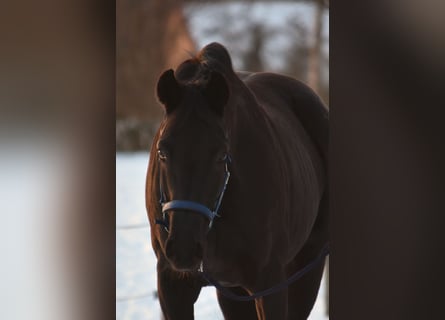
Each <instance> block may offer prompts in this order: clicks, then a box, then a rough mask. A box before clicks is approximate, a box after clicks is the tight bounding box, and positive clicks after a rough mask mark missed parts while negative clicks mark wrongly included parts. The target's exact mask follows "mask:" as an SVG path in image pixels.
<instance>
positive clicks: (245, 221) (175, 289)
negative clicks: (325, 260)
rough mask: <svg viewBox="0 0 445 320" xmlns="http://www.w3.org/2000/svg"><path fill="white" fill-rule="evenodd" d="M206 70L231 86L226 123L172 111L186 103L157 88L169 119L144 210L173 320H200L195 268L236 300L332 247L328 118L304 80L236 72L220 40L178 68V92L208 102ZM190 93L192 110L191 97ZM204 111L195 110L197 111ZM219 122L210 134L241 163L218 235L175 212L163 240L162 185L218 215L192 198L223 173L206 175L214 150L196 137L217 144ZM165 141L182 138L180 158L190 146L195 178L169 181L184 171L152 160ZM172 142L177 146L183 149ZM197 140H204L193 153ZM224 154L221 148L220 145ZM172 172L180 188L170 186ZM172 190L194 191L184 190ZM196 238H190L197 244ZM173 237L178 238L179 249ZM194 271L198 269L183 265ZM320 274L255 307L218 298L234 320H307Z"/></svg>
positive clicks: (233, 167)
mask: <svg viewBox="0 0 445 320" xmlns="http://www.w3.org/2000/svg"><path fill="white" fill-rule="evenodd" d="M209 71H210V72H211V74H214V73H218V74H220V75H222V76H223V79H224V81H225V83H226V85H227V89H228V95H227V97H226V98H227V99H226V100H224V101H225V103H224V106H223V112H222V113H221V114H220V116H221V119H220V120H221V122H218V121H219V120H218V117H214V116H213V115H208V116H207V113H206V112H207V111H202V110H203V108H201V109H200V108H196V110H194V111H190V112H185V111H181V110H180V109H181V108H182V109H185V108H187V107H186V106H185V105H192V104H190V103H183V105H182V106H181V107H177V109H178V110H175V109H174V110H173V111H172V110H170V111H169V109H168V108H169V104H175V103H176V104H178V105H179V104H180V103H179V102H176V101H175V100H173V101H169V100H168V99H170V98H169V97H171V96H172V95H171V92H169V95H164V97H161V96H162V95H163V91H165V89H163V88H162V86H163V85H161V80H160V84H159V87H161V88H159V87H158V95H160V100H161V102H163V103H164V104H165V105H166V108H167V116H166V119H165V120H164V122H163V124H161V127H160V130H159V131H158V133H157V135H156V136H155V139H154V142H153V146H152V149H151V156H152V157H151V160H150V165H149V170H148V176H147V208H148V212H149V220H150V224H151V228H152V244H153V248H154V250H155V252H156V255H157V258H158V291H159V297H160V302H161V307H162V310H163V313H164V315H165V317H166V319H193V303H194V302H195V301H196V299H197V297H198V295H199V292H200V289H201V287H202V286H204V285H206V283H205V282H204V281H203V279H202V277H201V275H200V274H199V273H198V272H197V270H196V269H194V268H195V267H196V262H197V261H198V260H202V262H203V268H204V271H205V272H206V273H207V274H209V275H211V276H212V278H214V279H216V280H218V281H219V282H220V283H222V284H223V285H225V286H227V287H228V288H229V289H230V290H231V291H233V292H234V293H238V294H252V293H255V292H258V291H261V290H264V289H267V288H269V287H272V286H274V285H276V284H277V283H280V282H282V281H283V280H285V279H287V278H288V277H289V276H290V275H292V274H293V273H294V272H295V271H297V270H299V269H301V268H302V267H304V266H305V265H306V264H307V263H308V262H309V261H311V260H312V259H314V258H315V257H316V256H317V255H318V254H319V252H320V251H321V249H322V247H323V246H324V245H325V244H326V243H327V241H328V228H327V227H328V220H327V219H328V217H327V215H328V212H327V201H328V197H327V190H328V189H327V145H328V112H327V110H326V108H325V107H324V106H323V103H322V102H321V101H320V99H319V98H318V97H317V96H316V94H315V93H313V91H312V90H310V89H309V88H308V87H307V86H306V85H304V84H302V83H301V82H298V81H297V80H294V79H291V78H288V77H285V76H282V75H277V74H271V73H248V72H241V73H238V74H237V73H235V72H233V70H232V66H231V62H230V57H229V55H228V53H227V51H226V50H225V48H224V47H222V46H221V45H219V44H215V43H213V44H210V45H208V46H207V47H205V48H204V49H203V50H202V51H201V52H200V54H199V55H198V57H197V58H195V59H192V60H189V61H186V62H184V63H183V64H182V65H181V66H180V67H179V68H178V69H177V70H176V73H175V78H176V79H177V81H178V83H180V84H181V86H182V88H183V89H181V90H182V91H181V92H188V90H189V89H188V88H189V86H195V88H198V90H197V91H196V92H200V91H202V92H203V95H204V96H206V93H205V91H206V90H207V89H206V86H209V87H210V86H211V85H210V84H209V81H211V80H208V77H209V76H208V72H209ZM210 77H211V76H210ZM169 81H175V80H169ZM164 82H166V81H164ZM209 90H210V89H209ZM209 90H208V91H209ZM221 91H224V90H216V91H213V92H215V94H217V95H218V94H221ZM196 92H195V93H196ZM196 94H198V95H199V93H196ZM182 96H183V97H184V101H188V100H187V99H189V98H187V97H188V96H187V94H183V95H182ZM196 99H198V98H196ZM166 100H167V101H166ZM196 101H198V102H200V101H201V100H199V99H198V100H196ZM207 101H210V100H207ZM198 102H196V104H200V103H198ZM215 103H216V102H215ZM205 104H206V103H204V105H205ZM208 104H209V105H212V102H209V103H208ZM189 108H190V109H193V108H194V107H192V106H189ZM170 109H173V108H172V107H170ZM218 110H219V109H218ZM195 113H196V114H195ZM187 114H188V115H187ZM190 114H194V116H190ZM216 114H218V112H217V113H216ZM202 118H206V119H204V120H203V119H202ZM213 121H215V125H214V127H215V128H222V130H223V132H224V134H225V135H226V140H225V142H224V143H225V144H224V145H227V150H228V153H229V154H230V156H231V158H232V159H233V161H232V162H231V163H230V165H229V170H230V173H231V177H230V181H229V183H228V186H227V191H226V192H225V194H224V198H223V200H222V205H221V209H220V211H219V215H220V216H221V217H220V218H216V219H215V221H214V224H213V227H212V228H211V229H210V230H204V229H203V228H204V227H203V225H204V226H206V224H205V219H203V217H197V216H198V215H196V214H194V213H190V212H180V213H177V212H174V213H173V214H170V216H169V219H170V226H171V229H170V233H167V232H166V231H165V230H164V229H163V228H160V226H158V225H156V224H155V219H160V218H161V217H162V213H161V211H162V210H161V207H160V205H159V198H160V193H161V191H160V190H162V186H161V185H160V180H161V177H163V178H162V179H166V180H165V183H164V184H165V185H167V184H168V185H169V187H166V188H167V189H168V190H167V193H168V195H169V196H170V197H172V198H173V197H176V198H178V197H179V198H187V199H184V200H194V201H199V202H201V203H205V204H206V205H208V206H210V203H211V202H209V201H207V200H206V199H207V198H208V196H207V198H206V196H202V197H201V196H200V195H199V194H198V192H200V191H196V193H195V192H193V191H189V189H196V190H198V189H199V190H203V189H202V188H203V187H204V188H205V187H206V186H205V185H204V186H203V184H207V185H209V186H210V185H211V183H210V182H209V183H206V182H204V181H207V180H205V179H206V178H204V175H216V176H220V174H219V172H220V171H212V170H213V169H211V168H210V169H203V168H204V167H205V163H207V162H208V161H206V162H204V160H202V162H199V161H200V160H199V159H200V158H199V156H200V154H204V153H205V151H203V150H205V148H206V146H212V142H208V141H207V140H210V138H208V139H207V140H202V142H200V141H201V140H199V139H205V137H202V135H204V136H208V137H211V136H212V134H214V136H215V137H216V136H217V134H219V133H218V130H219V129H212V128H211V127H212V122H213ZM169 122H171V123H169ZM209 124H210V126H209ZM179 127H181V129H179ZM175 130H176V131H175ZM166 132H167V133H168V136H170V135H171V136H173V137H178V138H176V140H177V141H178V147H177V151H176V154H178V153H179V151H178V150H179V148H181V147H180V146H179V144H180V145H181V146H182V148H184V145H185V144H189V145H188V147H187V148H188V152H187V153H186V151H184V153H183V154H184V157H192V156H191V155H189V154H194V155H195V159H197V160H196V161H198V162H199V164H197V165H196V166H194V165H193V161H192V160H191V158H190V159H189V158H187V159H188V160H184V161H186V162H188V166H187V168H188V169H185V170H182V171H181V170H179V169H177V170H176V172H175V173H173V172H174V169H173V168H175V167H176V168H179V167H180V165H176V164H175V165H174V164H169V165H168V166H167V165H166V164H162V163H161V162H160V161H157V160H156V159H155V157H153V156H154V155H156V153H157V149H158V148H159V147H160V146H159V144H160V140H162V139H163V135H167V134H166ZM175 132H180V134H178V133H176V134H175ZM186 136H190V139H188V140H187V138H186ZM169 139H170V141H169V144H172V141H175V139H173V138H169ZM164 140H165V139H164ZM187 141H188V142H187ZM195 141H198V142H196V144H195ZM205 141H207V142H205ZM215 145H217V144H216V143H215ZM218 145H221V148H222V145H223V143H222V142H221V143H220V144H218ZM209 148H210V147H209ZM184 150H185V149H184ZM185 155H187V156H185ZM172 161H173V160H172ZM176 161H178V160H177V158H176ZM181 168H186V167H185V166H182V167H181ZM202 170H204V173H201V171H202ZM215 170H216V169H215ZM218 170H219V169H218ZM185 171H187V173H185ZM161 172H162V173H161ZM213 172H215V174H214V173H213ZM217 172H218V173H217ZM164 174H166V175H167V174H169V177H164ZM171 175H174V176H176V177H177V179H178V180H175V181H176V182H172V180H169V179H170V176H171ZM201 175H202V179H204V180H202V181H200V182H196V183H193V181H192V180H194V179H195V176H196V177H197V178H196V179H199V177H201ZM178 176H180V177H178ZM184 180H187V181H192V182H190V183H185V182H184ZM178 181H182V182H178ZM219 181H220V180H218V181H217V182H215V184H216V185H218V183H219ZM174 185H176V186H179V185H181V186H183V189H184V190H185V189H187V188H188V189H187V191H182V192H179V191H176V190H175V187H174ZM209 188H210V187H209ZM176 189H180V187H176ZM209 192H210V191H209ZM204 193H205V192H204ZM187 219H188V220H187ZM191 219H195V220H193V221H192V220H191ZM202 221H204V222H202ZM184 230H185V231H184ZM203 230H204V231H203ZM207 231H208V232H207ZM192 233H193V235H192ZM187 234H188V236H187ZM196 234H198V235H196ZM188 237H190V238H193V239H194V240H193V241H194V242H193V244H191V245H190V246H189V245H188V244H187V242H188V241H189V240H188V239H189V238H188ZM175 239H180V240H177V241H176V244H175V246H173V244H172V243H175V242H174V240H175ZM190 241H191V240H190ZM169 242H170V243H171V245H169V244H168V243H169ZM178 242H180V244H178ZM195 244H199V246H198V247H199V248H200V249H202V250H198V251H199V254H197V257H199V258H196V259H198V260H196V259H195V260H196V261H195V260H193V261H191V260H190V261H188V260H187V258H179V256H180V255H181V252H188V254H187V255H193V254H194V253H195V252H198V251H196V250H195V249H193V250H195V251H193V250H192V249H189V248H191V247H193V248H195V247H194V246H195ZM169 246H170V247H171V248H168V247H169ZM172 248H174V249H172ZM190 253H193V254H190ZM181 259H182V260H181ZM190 259H191V258H190ZM189 265H190V266H192V267H184V266H189ZM178 266H179V267H178ZM187 269H190V270H187ZM322 271H323V265H322V264H321V265H320V266H318V267H316V268H315V269H314V270H312V271H310V272H309V273H308V274H306V275H305V276H304V277H303V278H302V279H300V280H299V281H297V282H296V283H294V284H292V285H291V286H289V287H288V288H287V289H284V290H282V291H280V292H278V293H275V294H272V295H270V296H267V297H263V298H260V299H256V301H255V302H237V301H232V300H230V299H228V298H225V297H224V296H222V295H221V294H220V293H218V300H219V303H220V306H221V308H222V311H223V314H224V316H225V318H226V319H257V318H258V319H278V320H279V319H306V318H307V317H308V315H309V313H310V311H311V309H312V307H313V304H314V301H315V298H316V295H317V292H318V289H319V285H320V280H321V276H322Z"/></svg>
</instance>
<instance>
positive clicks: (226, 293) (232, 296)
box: [199, 244, 329, 301]
mask: <svg viewBox="0 0 445 320" xmlns="http://www.w3.org/2000/svg"><path fill="white" fill-rule="evenodd" d="M327 255H329V244H326V245H325V246H324V247H323V249H322V250H321V252H320V254H319V255H318V256H317V257H316V258H315V259H314V260H312V261H311V262H309V263H308V264H307V265H306V266H305V267H304V268H302V269H300V270H298V271H297V272H296V273H294V274H293V275H292V276H291V277H290V278H288V279H287V280H285V281H283V282H281V283H279V284H277V285H275V286H273V287H271V288H269V289H266V290H263V291H259V292H256V293H254V294H252V295H250V296H240V295H237V294H234V293H233V292H231V291H229V290H228V289H227V288H225V287H223V286H222V285H221V284H220V283H219V282H218V281H216V280H215V279H213V278H212V277H210V276H209V275H208V274H207V273H206V272H204V271H203V266H202V263H201V267H200V270H199V271H200V273H201V275H202V277H203V278H204V279H205V280H206V281H207V282H208V283H209V284H210V285H212V286H214V287H215V288H216V289H218V290H219V292H221V294H222V295H223V296H225V297H227V298H229V299H232V300H236V301H252V300H255V299H257V298H261V297H265V296H268V295H271V294H273V293H277V292H278V291H281V290H283V289H285V288H286V287H288V286H289V285H290V284H291V283H293V282H295V281H297V280H298V279H300V278H301V277H302V276H304V275H305V274H306V273H308V272H309V271H311V270H312V269H314V268H315V267H316V266H317V265H318V264H319V263H321V262H322V261H324V259H325V258H326V256H327Z"/></svg>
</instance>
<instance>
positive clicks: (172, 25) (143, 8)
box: [116, 0, 195, 150]
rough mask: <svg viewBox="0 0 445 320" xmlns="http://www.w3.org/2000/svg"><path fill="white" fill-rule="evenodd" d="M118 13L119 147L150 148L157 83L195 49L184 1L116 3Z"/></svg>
mask: <svg viewBox="0 0 445 320" xmlns="http://www.w3.org/2000/svg"><path fill="white" fill-rule="evenodd" d="M116 14H117V29H116V37H117V47H116V118H117V124H116V126H117V128H116V129H117V130H116V140H117V141H116V142H117V148H118V149H127V150H128V149H133V150H134V149H148V146H149V145H150V142H151V136H152V134H153V132H154V130H155V129H156V126H157V124H158V122H159V121H160V118H161V116H162V109H161V107H160V106H159V105H158V103H157V99H156V97H155V95H154V92H155V86H156V81H157V79H158V77H159V75H160V73H161V72H162V71H163V70H165V69H167V68H174V67H176V66H177V64H179V63H180V62H181V61H182V60H184V59H186V58H187V57H188V53H187V51H194V50H195V46H194V43H193V41H192V38H191V36H190V34H189V31H188V28H187V24H186V19H185V17H184V15H183V11H182V0H150V1H141V0H139V1H136V0H132V1H128V0H117V2H116Z"/></svg>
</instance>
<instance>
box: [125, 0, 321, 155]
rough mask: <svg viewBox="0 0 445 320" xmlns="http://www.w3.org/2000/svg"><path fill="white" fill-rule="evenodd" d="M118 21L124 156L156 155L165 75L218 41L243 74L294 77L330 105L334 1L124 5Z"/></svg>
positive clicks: (165, 0) (161, 0) (164, 0)
mask: <svg viewBox="0 0 445 320" xmlns="http://www.w3.org/2000/svg"><path fill="white" fill-rule="evenodd" d="M116 17H117V25H116V41H117V42H116V99H117V106H116V148H117V150H118V151H130V150H131V151H135V150H148V148H149V145H150V143H151V139H152V136H153V133H154V132H155V130H156V129H157V126H158V124H159V121H160V119H161V116H162V110H161V108H160V107H159V105H158V104H157V101H156V98H155V96H154V88H155V85H156V81H157V78H158V77H159V75H160V74H161V73H162V72H163V71H164V70H166V69H169V68H173V69H175V68H176V67H177V66H178V65H179V64H180V63H181V62H182V61H184V60H185V59H187V58H188V57H189V54H188V52H192V53H196V52H198V51H199V50H200V49H201V48H202V47H203V46H205V45H206V44H208V43H210V42H212V41H217V42H220V43H221V44H223V45H224V46H226V47H227V49H228V50H229V52H230V54H231V55H232V59H233V64H234V68H235V70H248V71H271V72H279V73H283V74H287V75H290V76H293V77H295V78H297V79H299V80H301V81H304V82H306V83H308V84H309V86H311V87H312V88H313V89H314V90H315V91H316V92H317V93H318V94H319V95H320V96H321V97H322V99H323V100H324V101H325V103H326V104H329V1H325V0H301V1H297V0H292V1H272V0H269V1H266V0H264V1H224V0H213V1H208V0H206V1H202V0H144V1H142V0H131V1H130V0H117V6H116Z"/></svg>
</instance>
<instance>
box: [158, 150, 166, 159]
mask: <svg viewBox="0 0 445 320" xmlns="http://www.w3.org/2000/svg"><path fill="white" fill-rule="evenodd" d="M158 158H159V160H166V159H167V154H166V153H165V152H164V151H162V150H158Z"/></svg>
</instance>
